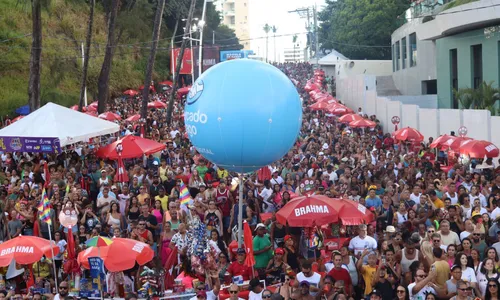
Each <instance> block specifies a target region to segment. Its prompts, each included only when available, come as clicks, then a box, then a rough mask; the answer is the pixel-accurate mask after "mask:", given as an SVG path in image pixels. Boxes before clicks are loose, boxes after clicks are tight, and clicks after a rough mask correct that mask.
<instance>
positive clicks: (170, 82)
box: [158, 80, 174, 86]
mask: <svg viewBox="0 0 500 300" xmlns="http://www.w3.org/2000/svg"><path fill="white" fill-rule="evenodd" d="M158 84H159V85H168V86H172V85H173V84H174V83H173V82H172V81H170V80H165V81H162V82H160V83H158Z"/></svg>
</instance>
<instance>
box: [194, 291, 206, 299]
mask: <svg viewBox="0 0 500 300" xmlns="http://www.w3.org/2000/svg"><path fill="white" fill-rule="evenodd" d="M196 297H203V298H207V292H205V291H198V292H197V293H196Z"/></svg>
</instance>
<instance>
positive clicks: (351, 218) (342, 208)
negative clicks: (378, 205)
mask: <svg viewBox="0 0 500 300" xmlns="http://www.w3.org/2000/svg"><path fill="white" fill-rule="evenodd" d="M321 197H325V196H321ZM330 203H331V205H332V206H333V207H334V208H335V210H336V211H338V213H339V215H338V216H339V217H338V218H339V220H340V222H341V223H342V225H347V226H352V225H359V224H366V223H370V222H372V221H373V220H374V218H375V215H374V214H373V213H372V212H371V211H369V210H368V209H367V208H366V207H365V206H363V205H361V204H359V203H358V202H356V201H352V200H349V199H330Z"/></svg>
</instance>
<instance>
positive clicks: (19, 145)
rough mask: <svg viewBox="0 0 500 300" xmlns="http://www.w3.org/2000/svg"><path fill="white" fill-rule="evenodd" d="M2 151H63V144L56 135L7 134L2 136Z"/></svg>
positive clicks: (0, 147)
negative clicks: (17, 135)
mask: <svg viewBox="0 0 500 300" xmlns="http://www.w3.org/2000/svg"><path fill="white" fill-rule="evenodd" d="M0 151H3V152H45V153H61V144H60V141H59V138H55V137H54V138H52V137H42V138H40V137H38V138H37V137H15V136H5V137H1V138H0Z"/></svg>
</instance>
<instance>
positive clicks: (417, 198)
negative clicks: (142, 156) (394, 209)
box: [410, 193, 422, 203]
mask: <svg viewBox="0 0 500 300" xmlns="http://www.w3.org/2000/svg"><path fill="white" fill-rule="evenodd" d="M420 196H422V193H420V194H418V195H415V194H414V193H411V194H410V199H411V200H413V201H415V203H420Z"/></svg>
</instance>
